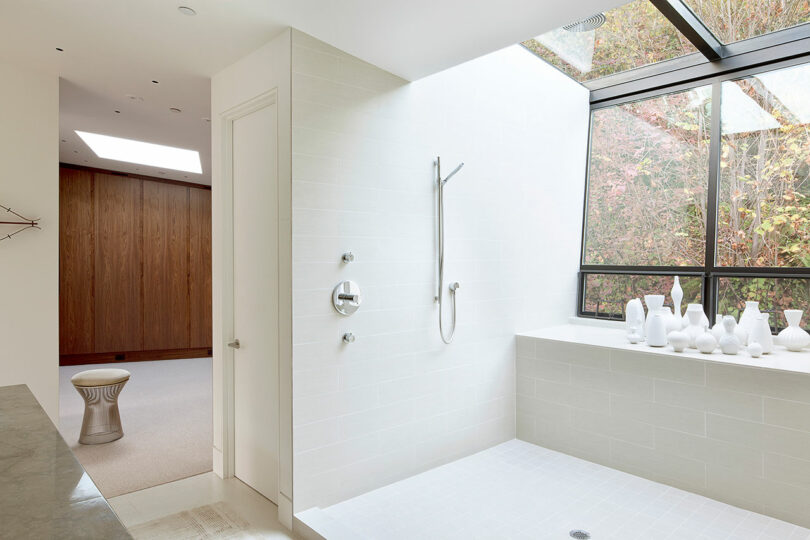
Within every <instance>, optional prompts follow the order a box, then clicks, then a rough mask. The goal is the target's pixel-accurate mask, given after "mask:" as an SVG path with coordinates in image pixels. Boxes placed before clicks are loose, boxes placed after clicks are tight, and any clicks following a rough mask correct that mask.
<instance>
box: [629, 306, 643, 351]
mask: <svg viewBox="0 0 810 540" xmlns="http://www.w3.org/2000/svg"><path fill="white" fill-rule="evenodd" d="M624 320H625V326H626V327H627V334H628V339H629V336H630V334H638V335H639V336H640V338H641V339H644V305H643V304H642V303H641V300H640V299H638V298H633V299H632V300H630V301H629V302H627V307H625V309H624ZM633 328H635V332H632V331H631V330H632V329H633ZM641 339H639V340H636V341H635V342H634V341H632V340H631V341H630V343H638V342H639V341H640V340H641Z"/></svg>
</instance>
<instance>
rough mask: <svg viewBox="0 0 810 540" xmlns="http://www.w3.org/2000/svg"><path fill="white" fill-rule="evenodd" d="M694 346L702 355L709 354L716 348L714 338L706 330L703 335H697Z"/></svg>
mask: <svg viewBox="0 0 810 540" xmlns="http://www.w3.org/2000/svg"><path fill="white" fill-rule="evenodd" d="M695 346H696V347H697V350H699V351H700V352H702V353H703V354H711V353H713V352H714V350H715V349H716V348H717V340H716V339H714V336H713V335H712V334H711V332H709V331H708V330H706V331H705V332H703V334H701V335H699V336H698V337H697V339H696V340H695Z"/></svg>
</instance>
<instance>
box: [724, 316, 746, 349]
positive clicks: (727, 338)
mask: <svg viewBox="0 0 810 540" xmlns="http://www.w3.org/2000/svg"><path fill="white" fill-rule="evenodd" d="M736 326H737V321H735V320H734V317H732V316H731V315H726V316H725V317H723V330H724V332H723V335H722V336H721V337H720V350H721V351H723V354H737V353H738V352H739V351H740V347H741V346H742V343H740V338H739V337H737V335H736V334H735V333H734V329H735V327H736Z"/></svg>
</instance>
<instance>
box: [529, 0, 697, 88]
mask: <svg viewBox="0 0 810 540" xmlns="http://www.w3.org/2000/svg"><path fill="white" fill-rule="evenodd" d="M523 45H524V46H526V47H527V48H528V49H529V50H531V51H532V52H534V53H535V54H536V55H537V56H539V57H540V58H542V59H544V60H546V61H547V62H549V63H550V64H552V65H554V66H556V67H557V68H559V69H560V70H561V71H563V72H564V73H566V74H567V75H569V76H570V77H572V78H574V79H576V80H577V81H579V82H585V81H590V80H594V79H599V78H601V77H605V76H607V75H613V74H614V73H621V72H623V71H627V70H630V69H634V68H638V67H641V66H646V65H648V64H655V63H657V62H662V61H664V60H671V59H673V58H677V57H679V56H683V55H685V54H690V53H693V52H696V51H697V49H695V47H694V46H693V45H692V44H691V43H690V42H689V41H688V40H687V39H686V38H685V37H684V36H683V35H682V34H681V33H680V32H679V31H678V30H677V29H676V28H675V27H674V26H673V25H672V24H671V23H670V22H669V21H668V20H667V19H666V17H664V16H663V15H662V14H661V12H659V11H658V10H657V9H656V8H655V7H654V6H653V5H652V4H651V3H650V2H649V1H648V0H635V1H633V2H630V3H629V4H625V5H623V6H620V7H617V8H615V9H611V10H610V11H607V12H605V13H599V14H597V15H594V16H592V17H589V18H588V19H584V20H582V21H578V22H575V23H573V24H568V25H566V26H563V27H562V28H557V29H556V30H552V31H551V32H546V33H545V34H542V35H540V36H537V37H536V38H533V39H529V40H527V41H524V42H523Z"/></svg>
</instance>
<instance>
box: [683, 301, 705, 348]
mask: <svg viewBox="0 0 810 540" xmlns="http://www.w3.org/2000/svg"><path fill="white" fill-rule="evenodd" d="M686 318H687V319H688V320H689V326H687V327H686V330H684V332H685V333H686V336H687V337H688V338H689V347H691V348H693V349H696V348H697V345H696V344H695V340H697V338H698V337H700V336H701V335H703V332H704V331H705V330H706V327H705V326H703V306H701V305H700V304H689V305H688V306H686Z"/></svg>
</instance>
